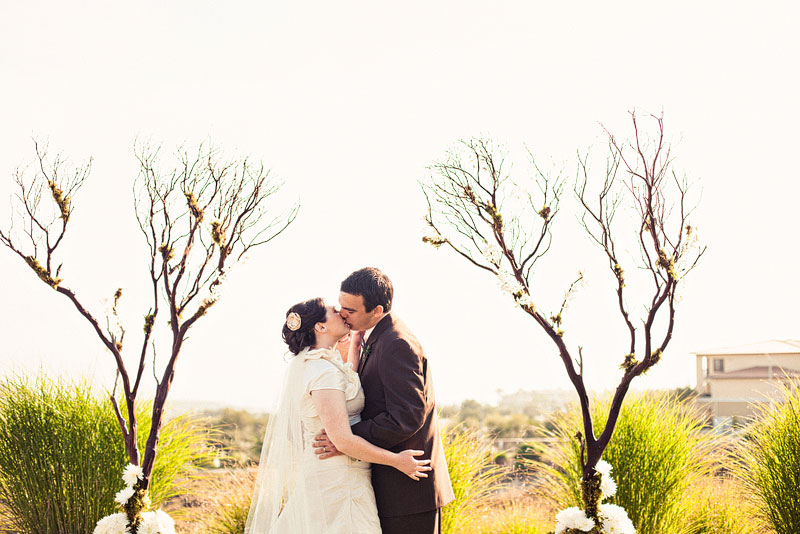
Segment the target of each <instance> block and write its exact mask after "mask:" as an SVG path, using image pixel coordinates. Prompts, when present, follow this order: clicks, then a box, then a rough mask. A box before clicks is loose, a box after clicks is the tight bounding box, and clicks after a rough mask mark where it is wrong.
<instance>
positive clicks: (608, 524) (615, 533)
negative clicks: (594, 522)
mask: <svg viewBox="0 0 800 534" xmlns="http://www.w3.org/2000/svg"><path fill="white" fill-rule="evenodd" d="M597 515H598V516H599V517H600V521H602V523H603V532H605V533H606V534H636V528H634V526H633V522H632V521H631V520H630V518H629V517H628V513H627V512H626V511H625V508H623V507H621V506H617V505H616V504H601V505H600V507H599V509H598V514H597Z"/></svg>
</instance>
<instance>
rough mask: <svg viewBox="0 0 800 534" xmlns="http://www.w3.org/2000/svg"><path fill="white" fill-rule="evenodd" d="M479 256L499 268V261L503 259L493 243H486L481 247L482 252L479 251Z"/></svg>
mask: <svg viewBox="0 0 800 534" xmlns="http://www.w3.org/2000/svg"><path fill="white" fill-rule="evenodd" d="M481 254H483V257H484V258H486V261H488V262H489V263H491V264H492V265H494V266H495V267H499V266H500V260H502V259H503V253H502V252H501V251H500V248H499V247H498V246H497V245H495V244H494V243H486V245H485V246H484V247H483V250H481Z"/></svg>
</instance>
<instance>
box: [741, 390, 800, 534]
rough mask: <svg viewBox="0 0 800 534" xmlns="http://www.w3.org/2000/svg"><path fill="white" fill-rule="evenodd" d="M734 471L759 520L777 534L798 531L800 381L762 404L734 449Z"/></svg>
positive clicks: (799, 508) (799, 502)
mask: <svg viewBox="0 0 800 534" xmlns="http://www.w3.org/2000/svg"><path fill="white" fill-rule="evenodd" d="M738 453H739V454H738V457H739V462H738V463H737V466H736V469H735V473H736V474H737V475H738V477H739V478H740V480H741V481H742V482H743V484H744V486H745V488H746V489H747V491H746V492H744V494H745V495H749V496H751V498H752V500H753V502H754V504H755V506H756V508H757V510H758V512H759V516H760V517H761V519H763V520H764V521H765V522H766V523H767V524H769V525H770V526H771V527H772V529H774V531H775V532H776V533H777V534H797V533H798V532H800V497H798V488H800V382H798V381H794V382H789V383H788V385H784V386H782V387H781V389H780V398H779V399H777V402H775V403H770V404H767V403H765V404H763V405H762V407H761V408H760V409H759V413H758V415H757V417H756V419H755V421H753V423H752V424H751V425H750V426H749V427H747V430H746V432H745V435H744V439H743V441H742V443H741V446H740V447H739V449H738Z"/></svg>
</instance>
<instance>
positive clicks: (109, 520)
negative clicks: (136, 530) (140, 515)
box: [94, 513, 131, 534]
mask: <svg viewBox="0 0 800 534" xmlns="http://www.w3.org/2000/svg"><path fill="white" fill-rule="evenodd" d="M130 532H131V531H130V530H128V516H126V515H125V514H122V513H119V514H111V515H107V516H105V517H104V518H103V519H101V520H100V521H98V522H97V526H95V527H94V534H130Z"/></svg>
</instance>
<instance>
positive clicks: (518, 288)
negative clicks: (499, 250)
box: [497, 271, 524, 295]
mask: <svg viewBox="0 0 800 534" xmlns="http://www.w3.org/2000/svg"><path fill="white" fill-rule="evenodd" d="M497 283H498V284H499V285H500V289H502V290H503V291H505V292H506V293H508V294H510V295H518V294H519V293H522V292H523V291H524V288H523V287H522V284H520V283H519V281H518V280H517V279H516V278H515V277H514V275H512V274H509V273H507V272H505V271H500V272H498V273H497Z"/></svg>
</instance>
